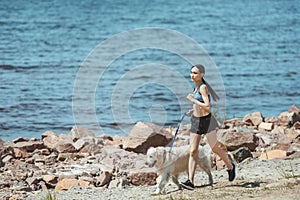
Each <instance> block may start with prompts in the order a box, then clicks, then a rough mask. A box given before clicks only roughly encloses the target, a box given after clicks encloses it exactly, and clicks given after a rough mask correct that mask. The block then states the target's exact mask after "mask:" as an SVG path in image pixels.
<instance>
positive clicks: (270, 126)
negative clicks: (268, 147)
mask: <svg viewBox="0 0 300 200" xmlns="http://www.w3.org/2000/svg"><path fill="white" fill-rule="evenodd" d="M258 129H259V130H266V131H271V130H272V129H273V123H266V122H261V123H260V124H259V126H258Z"/></svg>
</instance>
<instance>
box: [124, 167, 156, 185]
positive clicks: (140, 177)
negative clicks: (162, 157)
mask: <svg viewBox="0 0 300 200" xmlns="http://www.w3.org/2000/svg"><path fill="white" fill-rule="evenodd" d="M129 178H130V182H131V184H133V185H155V184H156V178H157V174H156V172H154V171H153V169H148V168H144V169H142V170H138V171H135V172H134V171H133V172H131V173H130V174H129Z"/></svg>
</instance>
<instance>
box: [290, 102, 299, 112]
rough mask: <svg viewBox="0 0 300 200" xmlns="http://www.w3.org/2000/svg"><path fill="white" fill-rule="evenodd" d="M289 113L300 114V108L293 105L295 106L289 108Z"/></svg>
mask: <svg viewBox="0 0 300 200" xmlns="http://www.w3.org/2000/svg"><path fill="white" fill-rule="evenodd" d="M288 112H289V113H296V114H300V108H299V107H298V106H297V105H295V104H293V105H291V107H290V108H289V110H288Z"/></svg>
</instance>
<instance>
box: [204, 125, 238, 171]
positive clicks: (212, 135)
mask: <svg viewBox="0 0 300 200" xmlns="http://www.w3.org/2000/svg"><path fill="white" fill-rule="evenodd" d="M206 138H207V141H208V144H209V146H210V147H211V149H212V151H213V152H214V153H215V154H217V155H218V156H219V157H220V158H221V159H222V160H223V161H224V163H225V165H226V166H227V169H229V170H231V169H232V168H233V166H232V164H231V161H230V159H229V157H228V154H227V153H226V152H225V151H224V150H223V149H221V148H220V147H219V142H218V140H217V131H216V130H214V131H211V132H209V133H208V134H206Z"/></svg>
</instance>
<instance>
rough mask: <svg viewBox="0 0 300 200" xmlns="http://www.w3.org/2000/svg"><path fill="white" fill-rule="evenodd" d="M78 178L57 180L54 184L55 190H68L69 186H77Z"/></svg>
mask: <svg viewBox="0 0 300 200" xmlns="http://www.w3.org/2000/svg"><path fill="white" fill-rule="evenodd" d="M78 185H79V183H78V180H77V179H68V178H66V179H63V180H61V181H59V182H58V183H57V184H56V186H55V190H68V189H70V188H71V187H75V186H78Z"/></svg>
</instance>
